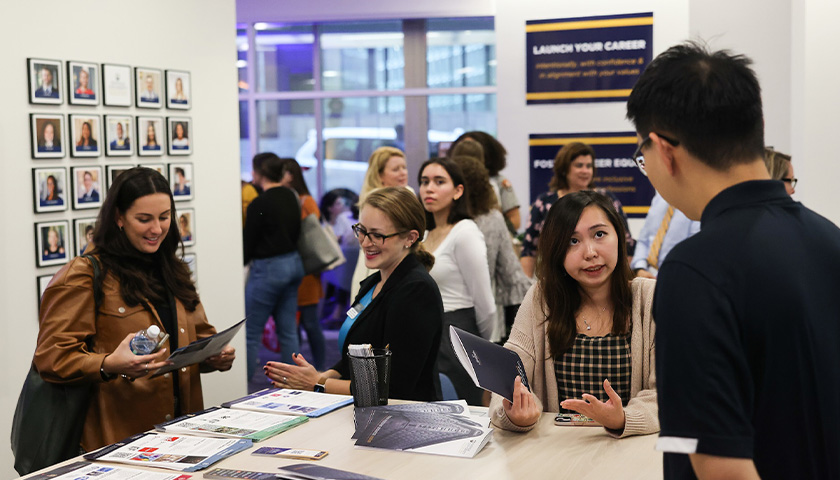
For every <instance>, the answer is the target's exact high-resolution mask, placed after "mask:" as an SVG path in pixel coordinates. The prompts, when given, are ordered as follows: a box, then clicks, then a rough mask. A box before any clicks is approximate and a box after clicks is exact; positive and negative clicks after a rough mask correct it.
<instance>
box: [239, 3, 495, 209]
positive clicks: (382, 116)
mask: <svg viewBox="0 0 840 480" xmlns="http://www.w3.org/2000/svg"><path fill="white" fill-rule="evenodd" d="M407 42H409V43H410V45H407ZM237 47H238V48H237V52H238V56H237V65H238V67H239V89H240V90H239V91H240V100H241V102H240V116H241V119H240V137H241V143H242V148H241V149H240V150H241V155H242V157H241V166H242V168H241V170H242V178H243V179H244V180H250V179H251V157H252V156H253V155H254V154H255V153H257V152H264V151H271V152H274V153H276V154H277V155H279V156H281V157H293V158H295V159H297V161H298V162H299V163H300V164H301V166H302V167H304V176H305V178H306V181H307V184H308V186H309V189H310V190H311V191H312V193H313V195H315V197H316V198H318V197H319V196H320V195H322V194H323V193H324V192H326V191H328V190H331V189H333V188H339V187H342V188H349V189H351V190H354V191H356V192H358V191H359V190H360V188H361V185H362V181H363V179H364V175H365V171H366V170H367V161H368V158H369V157H370V154H371V153H372V152H373V151H374V150H375V149H376V148H378V147H380V146H384V145H387V146H395V147H397V148H400V149H402V150H404V151H406V153H407V155H408V157H409V159H410V161H409V170H410V175H409V177H410V178H413V177H415V176H416V172H413V171H411V169H412V162H415V163H416V165H414V168H417V166H419V163H420V162H422V161H423V160H425V159H426V158H428V157H429V156H433V155H437V153H438V147H439V145H440V144H441V143H442V142H443V143H444V144H445V143H446V142H451V141H452V140H454V139H455V138H457V137H458V136H459V135H460V134H461V133H463V132H464V131H467V130H484V131H487V132H489V133H492V134H495V132H496V118H495V117H496V95H495V85H496V60H495V58H496V57H495V34H494V30H493V20H492V18H464V19H434V20H427V21H417V20H412V21H410V22H403V21H400V20H394V21H371V22H352V23H330V24H317V25H315V24H306V25H300V24H271V23H256V24H253V25H247V26H244V28H243V27H242V26H241V27H240V29H239V30H237ZM408 47H411V48H408ZM406 52H414V54H413V58H412V57H411V56H409V57H407V56H406V55H407V53H406ZM424 57H425V58H424ZM423 62H425V68H422V66H423ZM418 64H419V65H420V66H421V67H420V68H418V67H414V68H410V67H411V66H417V65H418ZM406 65H409V68H407V67H406ZM418 74H419V75H420V76H419V78H418ZM249 78H250V79H251V80H250V82H252V83H253V85H249ZM406 89H411V93H410V95H411V96H412V97H421V98H423V100H424V101H421V102H417V101H412V102H406V94H405V93H403V91H404V90H406ZM249 114H250V117H249ZM249 118H250V120H249ZM426 119H428V121H427V120H426ZM417 129H422V130H425V131H426V132H427V134H426V135H423V136H418V135H417V134H416V133H415V134H414V135H406V132H409V133H411V132H417ZM424 137H425V141H421V140H422V139H423V138H424Z"/></svg>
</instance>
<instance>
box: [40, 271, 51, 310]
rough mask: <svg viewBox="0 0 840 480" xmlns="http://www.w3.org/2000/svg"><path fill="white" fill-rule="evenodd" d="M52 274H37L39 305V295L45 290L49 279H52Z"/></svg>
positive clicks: (41, 295) (42, 294)
mask: <svg viewBox="0 0 840 480" xmlns="http://www.w3.org/2000/svg"><path fill="white" fill-rule="evenodd" d="M52 278H53V276H52V275H39V276H38V306H39V307H40V305H41V297H43V296H44V292H45V291H46V290H47V287H48V286H49V285H50V281H51V280H52Z"/></svg>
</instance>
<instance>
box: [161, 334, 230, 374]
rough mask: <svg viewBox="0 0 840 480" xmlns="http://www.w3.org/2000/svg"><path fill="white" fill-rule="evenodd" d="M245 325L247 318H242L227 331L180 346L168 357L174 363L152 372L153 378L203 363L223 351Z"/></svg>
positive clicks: (168, 360)
mask: <svg viewBox="0 0 840 480" xmlns="http://www.w3.org/2000/svg"><path fill="white" fill-rule="evenodd" d="M242 325H245V320H241V321H240V322H238V323H237V324H236V325H234V326H232V327H230V328H228V329H227V330H225V331H222V332H219V333H217V334H215V335H213V336H212V337H207V338H202V339H201V340H196V341H194V342H192V343H191V344H189V345H186V346H184V347H181V348H179V349H178V350H175V351H174V352H172V355H170V356H169V358H167V359H166V361H167V362H172V365H167V366H165V367H161V368H159V369H157V370H155V372H154V373H153V374H152V378H154V377H157V376H158V375H163V374H164V373H166V372H171V371H172V370H177V369H179V368H181V367H186V366H189V365H194V364H196V363H201V362H203V361H205V360H207V359H208V358H210V357H212V356H213V355H218V354H220V353H222V349H224V348H225V346H226V345H227V344H228V343H230V341H231V340H233V337H235V336H236V333H237V332H239V330H240V329H241V328H242Z"/></svg>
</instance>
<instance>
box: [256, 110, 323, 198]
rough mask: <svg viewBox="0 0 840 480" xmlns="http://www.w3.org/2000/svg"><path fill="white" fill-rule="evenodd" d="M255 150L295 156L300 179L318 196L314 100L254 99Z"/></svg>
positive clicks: (283, 155) (281, 155) (280, 155)
mask: <svg viewBox="0 0 840 480" xmlns="http://www.w3.org/2000/svg"><path fill="white" fill-rule="evenodd" d="M257 122H258V125H259V142H258V151H259V152H273V153H275V154H277V156H279V157H291V158H295V159H297V161H298V163H300V166H301V167H303V168H304V169H306V168H308V169H309V170H304V172H303V178H304V180H305V181H306V185H307V187H309V190H310V192H311V193H312V195H313V196H315V198H318V197H317V196H316V195H317V194H318V188H317V187H318V174H317V172H316V170H315V168H314V167H316V166H317V163H316V162H315V156H314V154H315V146H316V141H317V140H316V139H315V102H314V101H313V100H260V101H258V102H257Z"/></svg>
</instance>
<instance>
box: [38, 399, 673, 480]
mask: <svg viewBox="0 0 840 480" xmlns="http://www.w3.org/2000/svg"><path fill="white" fill-rule="evenodd" d="M473 408H475V407H473ZM353 431H354V424H353V406H352V405H350V406H347V407H344V408H342V409H340V410H337V411H334V412H332V413H329V414H327V415H324V416H322V417H320V418H312V419H310V420H309V421H308V422H306V423H304V424H302V425H299V426H297V427H295V428H293V429H291V430H288V431H286V432H284V433H281V434H279V435H276V436H274V437H271V438H269V439H267V440H264V441H262V442H259V443H256V444H254V447H253V448H251V449H249V450H246V451H244V452H240V453H239V454H237V455H234V456H233V457H230V458H227V459H225V460H222V461H221V462H218V463H216V464H215V465H213V466H212V467H210V469H212V468H230V469H240V470H253V471H260V472H276V471H277V468H278V467H281V466H285V465H291V464H294V463H300V462H302V460H287V459H280V458H274V457H263V456H255V455H251V454H250V452H251V451H253V450H254V449H256V448H259V447H265V446H273V447H291V448H302V449H308V450H326V451H328V452H329V455H327V456H326V457H324V458H323V459H322V460H319V461H317V462H316V463H317V464H318V465H323V466H326V467H332V468H339V469H342V470H349V471H352V472H356V473H362V474H365V475H371V476H374V477H380V478H383V479H408V480H411V479H422V480H431V479H436V478H443V476H444V475H445V476H446V478H454V479H464V480H466V479H473V478H488V479H490V478H492V479H494V480H496V479H524V478H527V479H541V478H552V479H565V478H569V479H575V480H582V479H599V480H603V479H618V478H620V479H628V480H632V479H644V480H651V479H659V478H662V454H661V453H660V452H657V451H655V450H654V444H655V443H656V439H657V436H656V435H645V436H637V437H628V438H622V439H615V438H612V437H610V436H609V435H607V434H606V432H605V431H604V429H602V428H600V427H575V426H563V427H559V426H556V425H554V414H549V413H545V414H543V416H542V418H541V419H540V423H539V425H538V426H537V428H535V429H534V430H532V431H530V432H528V433H524V434H523V433H514V432H507V431H504V430H499V429H495V430H494V432H493V436H492V438H491V440H490V442H488V444H487V445H485V447H484V448H483V449H482V450H481V451H480V452H479V453H478V455H476V456H475V457H474V458H457V457H445V456H440V455H429V454H421V453H408V452H396V451H388V450H375V449H363V448H356V447H354V445H353V443H354V441H353V440H352V439H351V438H350V437H351V435H352V434H353ZM74 461H78V459H76V460H74ZM68 463H69V462H68ZM115 465H116V464H115ZM122 466H126V467H131V468H139V467H134V466H128V465H122ZM53 468H55V467H50V468H48V469H45V470H44V471H48V470H52V469H53ZM143 469H144V470H145V468H143ZM150 470H156V471H158V472H164V471H168V470H163V469H150ZM208 470H209V469H208ZM208 470H203V471H199V472H194V473H190V475H192V478H193V479H200V478H203V475H202V472H206V471H208Z"/></svg>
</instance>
